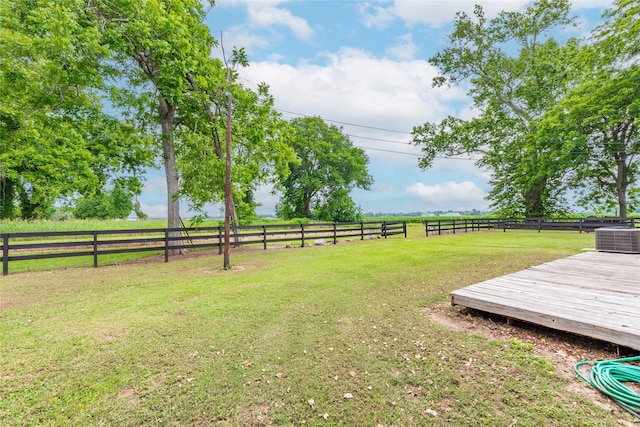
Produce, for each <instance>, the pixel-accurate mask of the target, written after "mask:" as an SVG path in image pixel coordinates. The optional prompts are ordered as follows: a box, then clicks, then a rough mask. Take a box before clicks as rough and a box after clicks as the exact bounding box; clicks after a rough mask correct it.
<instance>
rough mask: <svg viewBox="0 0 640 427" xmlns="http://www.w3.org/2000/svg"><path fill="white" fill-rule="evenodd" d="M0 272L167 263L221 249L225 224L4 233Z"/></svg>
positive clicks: (307, 232) (273, 231) (307, 231)
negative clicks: (146, 255)
mask: <svg viewBox="0 0 640 427" xmlns="http://www.w3.org/2000/svg"><path fill="white" fill-rule="evenodd" d="M400 234H404V237H405V238H406V237H407V224H406V222H404V221H393V222H389V221H384V222H380V221H377V222H354V223H315V224H284V225H283V224H279V225H251V226H241V227H238V228H237V229H235V230H232V234H231V236H230V238H231V240H232V244H233V245H234V246H235V247H238V246H249V245H262V247H263V248H264V249H267V245H268V244H276V243H280V244H283V243H294V244H295V243H299V244H300V245H301V246H302V247H304V246H306V245H308V243H309V242H318V243H320V241H324V240H325V239H328V240H330V241H332V242H333V244H336V243H337V242H338V239H348V238H353V237H359V238H360V239H361V240H364V239H365V238H377V237H384V238H387V237H389V236H394V235H400ZM0 239H1V240H2V275H3V276H6V275H8V274H9V263H10V262H12V261H14V262H15V261H31V260H42V259H51V258H67V257H93V266H94V267H98V259H99V257H100V256H101V255H113V254H125V253H136V252H158V253H162V252H164V260H165V262H168V261H169V253H170V251H172V250H179V249H212V248H218V249H219V253H222V249H223V239H224V228H223V227H222V226H220V227H199V228H198V227H195V228H175V229H171V228H156V229H132V230H101V231H62V232H33V233H2V234H0Z"/></svg>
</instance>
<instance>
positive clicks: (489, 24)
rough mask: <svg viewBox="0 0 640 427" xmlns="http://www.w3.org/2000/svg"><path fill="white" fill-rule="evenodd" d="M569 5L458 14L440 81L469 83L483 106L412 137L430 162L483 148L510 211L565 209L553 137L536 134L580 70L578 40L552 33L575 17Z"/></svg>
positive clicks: (496, 201) (504, 209) (502, 205)
mask: <svg viewBox="0 0 640 427" xmlns="http://www.w3.org/2000/svg"><path fill="white" fill-rule="evenodd" d="M568 13H569V4H568V3H567V2H566V1H562V0H538V1H536V2H535V3H534V4H533V5H532V6H530V7H529V8H527V9H526V10H525V11H524V12H501V13H500V14H499V15H498V16H497V17H496V18H494V19H492V20H487V19H486V18H485V16H484V11H483V9H482V7H481V6H476V8H475V10H474V14H473V17H472V16H469V15H467V14H466V13H458V14H457V16H456V19H455V22H454V29H453V31H452V32H451V34H450V36H449V46H448V47H446V48H444V49H443V50H441V51H440V52H438V53H437V54H436V55H435V56H433V57H432V58H431V59H430V60H429V61H430V62H431V63H432V64H433V65H435V66H437V67H438V68H439V69H440V71H441V73H442V75H441V76H439V77H437V78H435V79H434V82H433V83H434V85H435V86H443V85H451V84H461V83H462V82H465V81H466V82H468V84H469V92H468V93H469V95H470V96H471V97H472V99H473V102H474V108H475V109H476V110H477V111H478V112H479V113H478V115H477V117H475V118H473V119H471V120H462V119H460V118H456V117H453V116H451V117H448V118H446V119H445V120H443V121H441V122H440V123H425V124H423V125H421V126H416V127H415V128H414V131H413V142H414V143H415V144H417V145H420V146H422V147H423V153H424V156H423V158H422V159H421V161H420V166H421V167H423V168H427V167H430V166H431V164H432V162H433V160H434V159H435V157H436V155H438V154H445V155H455V154H462V153H467V154H480V155H481V156H482V157H481V159H480V160H479V161H478V162H477V165H478V166H480V167H482V168H485V169H488V170H490V172H491V173H492V180H491V183H492V184H493V188H492V190H491V192H490V194H489V199H490V200H491V201H492V202H493V207H494V208H495V209H497V210H498V211H500V212H501V213H502V214H505V215H526V216H543V215H548V214H552V213H555V212H558V211H562V210H563V209H564V201H563V198H562V191H561V189H562V172H561V171H559V170H558V169H556V168H555V167H554V166H553V165H551V164H550V163H549V156H548V155H547V153H548V151H549V150H550V147H549V144H548V142H549V141H541V140H536V139H535V135H536V128H537V125H538V123H539V120H540V119H541V118H542V116H543V115H544V113H545V112H546V111H547V110H548V109H550V108H551V107H552V106H554V105H555V103H556V102H557V101H558V99H560V98H561V97H562V95H563V93H565V91H566V89H567V87H568V85H569V83H570V82H571V78H572V73H573V72H574V71H575V70H574V69H573V68H571V67H567V66H566V63H567V61H569V62H570V63H571V60H572V58H573V57H575V56H576V55H577V52H578V51H579V48H578V45H577V42H576V41H575V40H570V41H569V42H568V43H567V44H566V45H561V44H560V43H559V42H557V41H556V40H554V39H552V38H551V37H550V36H549V33H550V32H551V31H552V30H557V29H558V28H562V27H563V26H565V25H568V24H570V23H571V19H570V18H569V17H568Z"/></svg>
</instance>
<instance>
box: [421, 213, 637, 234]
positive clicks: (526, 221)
mask: <svg viewBox="0 0 640 427" xmlns="http://www.w3.org/2000/svg"><path fill="white" fill-rule="evenodd" d="M422 223H423V224H424V228H425V234H426V235H427V236H429V234H442V233H454V234H455V233H456V231H457V232H465V233H466V232H469V231H479V230H491V229H498V230H503V231H505V232H506V231H507V230H508V229H513V230H537V231H538V232H540V231H542V230H566V231H579V232H580V233H582V232H583V231H584V232H592V231H594V230H595V229H596V228H601V227H631V228H635V227H636V220H635V219H634V218H617V217H606V218H594V217H588V218H472V219H446V220H425V221H422Z"/></svg>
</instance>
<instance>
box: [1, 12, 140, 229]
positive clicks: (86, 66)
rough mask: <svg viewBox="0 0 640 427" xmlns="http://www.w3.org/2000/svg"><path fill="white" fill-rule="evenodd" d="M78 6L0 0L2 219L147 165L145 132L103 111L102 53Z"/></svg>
mask: <svg viewBox="0 0 640 427" xmlns="http://www.w3.org/2000/svg"><path fill="white" fill-rule="evenodd" d="M84 7H85V3H84V2H83V1H78V0H75V1H74V0H70V1H65V2H33V1H29V0H15V1H8V0H0V93H2V94H3V102H2V103H0V141H2V143H1V144H0V190H1V191H0V198H1V203H0V206H2V208H1V211H0V217H5V218H12V217H15V216H21V217H23V218H35V217H47V216H48V215H49V213H50V212H52V209H51V208H52V206H53V203H54V201H55V200H56V199H57V198H59V197H63V196H71V195H73V194H76V193H80V194H89V193H91V192H94V191H96V190H97V189H99V188H101V187H102V186H103V185H104V184H105V183H106V181H107V180H108V179H109V177H110V176H111V175H112V173H113V172H114V171H116V170H117V171H118V172H120V173H121V174H127V175H130V176H134V175H135V174H136V173H137V172H138V168H139V167H142V166H144V165H145V164H148V161H149V156H148V151H147V149H146V147H145V143H146V140H145V138H143V137H141V136H140V135H138V131H137V130H135V128H133V127H132V126H130V124H129V123H125V122H121V121H119V120H115V119H113V118H111V117H108V116H107V115H105V114H104V113H103V111H102V105H101V103H100V93H101V91H102V90H103V89H104V79H105V77H108V75H109V70H108V67H105V66H104V65H103V62H102V59H103V58H104V57H105V56H108V51H107V50H106V49H105V47H104V46H103V45H102V44H101V40H102V34H101V31H100V28H99V27H98V26H97V25H96V24H95V22H93V21H92V20H91V19H90V17H89V16H88V15H87V14H86V13H85V9H84Z"/></svg>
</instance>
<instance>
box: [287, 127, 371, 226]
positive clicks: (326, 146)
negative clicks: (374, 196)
mask: <svg viewBox="0 0 640 427" xmlns="http://www.w3.org/2000/svg"><path fill="white" fill-rule="evenodd" d="M291 124H292V126H293V128H294V138H293V142H292V143H293V149H294V151H295V153H296V157H297V159H298V161H297V162H295V163H294V162H291V163H290V164H289V168H290V170H291V174H290V175H289V176H288V177H287V179H286V180H285V181H284V182H283V184H282V186H283V194H282V197H281V199H280V202H279V204H278V206H277V207H276V213H277V214H278V216H280V217H281V218H285V219H291V218H302V217H306V218H313V219H320V220H326V221H354V220H356V219H358V217H359V216H360V209H359V208H357V207H356V205H355V203H354V202H353V200H352V199H351V197H350V196H349V192H350V191H351V190H352V189H354V188H362V189H369V188H370V186H371V183H372V178H371V176H370V175H369V173H368V172H367V162H368V158H367V156H366V155H365V153H364V151H363V150H362V149H360V148H357V147H354V146H353V144H352V143H351V141H350V140H349V138H348V137H347V136H345V135H344V134H343V133H342V131H341V129H339V128H337V127H336V126H333V125H327V124H326V123H325V122H324V121H323V120H322V119H321V118H319V117H306V118H298V119H293V120H292V121H291Z"/></svg>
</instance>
